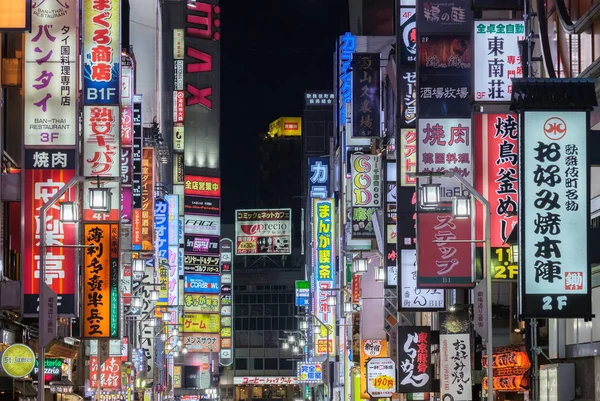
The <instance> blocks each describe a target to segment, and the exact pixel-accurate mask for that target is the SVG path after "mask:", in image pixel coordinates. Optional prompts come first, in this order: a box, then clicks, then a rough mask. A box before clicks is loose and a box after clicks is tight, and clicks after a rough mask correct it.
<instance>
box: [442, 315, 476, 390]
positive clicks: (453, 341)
mask: <svg viewBox="0 0 600 401" xmlns="http://www.w3.org/2000/svg"><path fill="white" fill-rule="evenodd" d="M439 322H440V346H439V353H440V399H442V400H444V399H448V400H462V401H471V400H472V399H473V398H472V397H473V394H472V390H473V389H472V386H473V383H472V380H471V370H472V369H471V334H470V333H471V332H470V319H469V312H467V311H463V312H457V313H450V312H440V313H439Z"/></svg>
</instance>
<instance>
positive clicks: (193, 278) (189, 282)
mask: <svg viewBox="0 0 600 401" xmlns="http://www.w3.org/2000/svg"><path fill="white" fill-rule="evenodd" d="M183 292H187V293H193V294H219V293H220V292H221V276H219V275H218V274H186V275H185V278H184V287H183Z"/></svg>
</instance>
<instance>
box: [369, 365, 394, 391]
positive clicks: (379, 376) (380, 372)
mask: <svg viewBox="0 0 600 401" xmlns="http://www.w3.org/2000/svg"><path fill="white" fill-rule="evenodd" d="M367 393H368V394H369V395H370V396H371V397H373V398H391V397H392V395H393V394H394V393H396V362H394V361H393V360H392V359H391V358H371V359H370V360H369V362H367Z"/></svg>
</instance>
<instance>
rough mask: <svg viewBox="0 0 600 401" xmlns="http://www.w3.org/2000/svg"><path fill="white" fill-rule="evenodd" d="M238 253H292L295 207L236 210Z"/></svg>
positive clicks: (236, 249) (236, 248) (236, 251)
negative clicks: (293, 211)
mask: <svg viewBox="0 0 600 401" xmlns="http://www.w3.org/2000/svg"><path fill="white" fill-rule="evenodd" d="M235 237H236V247H235V254H236V255H291V253H292V210H291V209H251V210H236V216H235Z"/></svg>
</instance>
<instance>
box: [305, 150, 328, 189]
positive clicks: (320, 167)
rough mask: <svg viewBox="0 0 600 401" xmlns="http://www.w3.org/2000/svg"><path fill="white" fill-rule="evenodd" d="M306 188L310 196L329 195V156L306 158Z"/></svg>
mask: <svg viewBox="0 0 600 401" xmlns="http://www.w3.org/2000/svg"><path fill="white" fill-rule="evenodd" d="M308 168H309V173H308V174H309V178H308V188H309V191H308V192H309V196H310V197H311V198H327V196H328V195H329V157H328V156H323V157H309V158H308Z"/></svg>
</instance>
